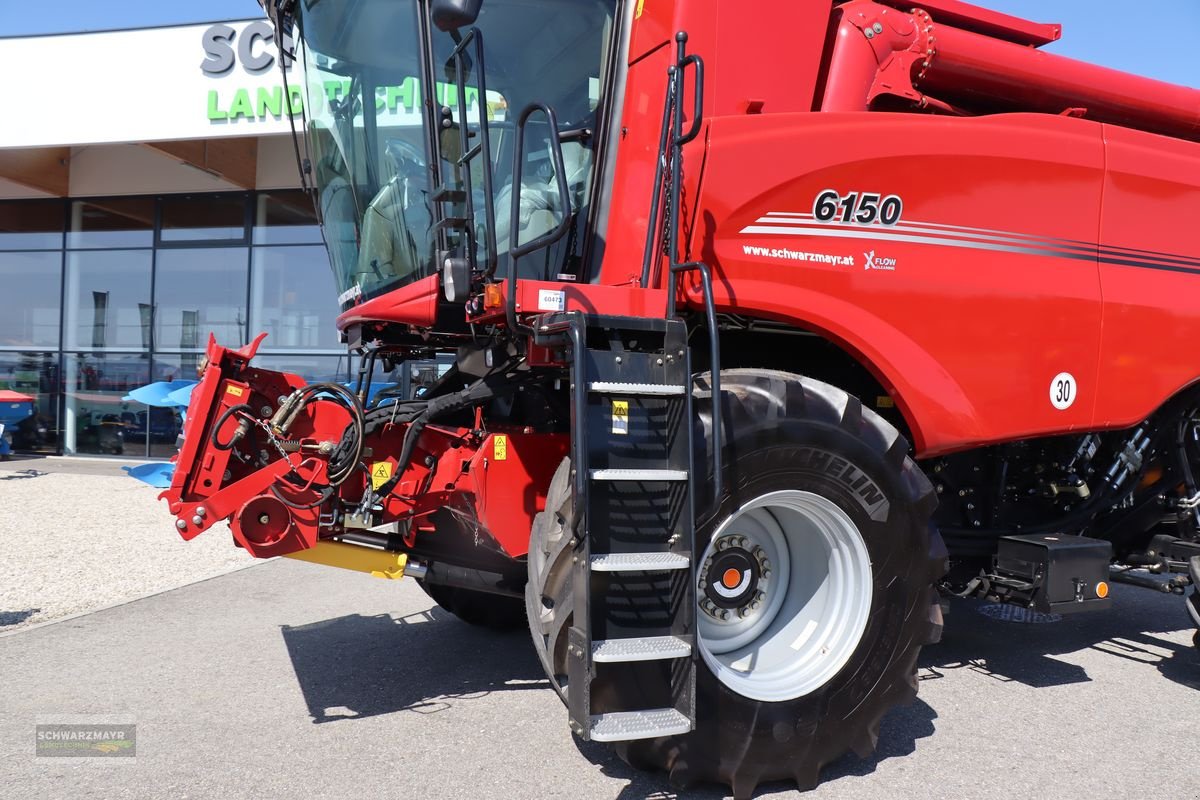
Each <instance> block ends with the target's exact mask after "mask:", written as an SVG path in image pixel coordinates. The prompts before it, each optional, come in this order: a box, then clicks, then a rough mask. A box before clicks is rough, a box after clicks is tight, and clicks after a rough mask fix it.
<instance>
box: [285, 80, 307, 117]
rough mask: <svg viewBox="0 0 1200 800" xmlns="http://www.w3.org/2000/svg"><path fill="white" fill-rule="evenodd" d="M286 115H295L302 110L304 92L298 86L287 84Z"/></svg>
mask: <svg viewBox="0 0 1200 800" xmlns="http://www.w3.org/2000/svg"><path fill="white" fill-rule="evenodd" d="M288 89H289V90H290V91H289V92H288V115H289V116H293V117H294V116H296V115H297V114H300V113H302V112H303V111H304V92H303V91H302V90H301V89H300V87H299V86H289V87H288Z"/></svg>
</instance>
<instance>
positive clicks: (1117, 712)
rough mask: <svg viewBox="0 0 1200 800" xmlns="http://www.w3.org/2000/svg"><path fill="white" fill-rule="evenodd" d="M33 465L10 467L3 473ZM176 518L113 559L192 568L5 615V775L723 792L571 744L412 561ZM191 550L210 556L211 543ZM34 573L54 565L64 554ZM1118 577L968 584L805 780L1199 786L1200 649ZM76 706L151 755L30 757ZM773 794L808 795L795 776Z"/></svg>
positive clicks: (33, 780) (98, 793)
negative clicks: (266, 540) (1018, 615)
mask: <svg viewBox="0 0 1200 800" xmlns="http://www.w3.org/2000/svg"><path fill="white" fill-rule="evenodd" d="M25 468H28V467H27V465H25V464H20V463H11V464H7V465H5V469H7V470H8V472H7V473H6V472H0V478H3V477H5V475H6V474H7V475H11V474H14V471H15V470H17V469H25ZM43 468H45V467H43ZM37 480H41V478H31V479H15V480H12V481H0V523H2V524H4V525H9V526H12V525H14V524H19V522H20V520H17V519H15V518H14V516H13V515H14V514H18V513H20V510H19V509H13V508H11V507H8V506H6V505H5V497H6V495H7V496H9V497H11V496H13V495H12V492H11V490H10V487H11V486H12V485H13V484H14V483H18V482H24V483H29V484H33V483H35V482H36V481H37ZM113 480H125V481H127V482H128V483H129V484H130V485H131V486H133V487H134V488H135V489H136V485H134V484H133V482H132V481H130V480H129V479H127V478H126V479H117V478H114V479H113ZM46 485H49V484H46ZM117 486H118V484H116V483H114V484H113V487H114V491H115V490H116V487H117ZM131 491H132V490H131ZM137 491H142V490H141V489H137ZM144 492H145V493H146V494H147V496H148V497H147V498H146V499H145V500H144V502H146V503H150V504H152V503H153V494H154V491H153V490H150V489H145V490H144ZM102 495H103V493H101V496H96V493H94V492H93V493H92V495H90V496H86V497H79V498H75V499H74V502H73V504H71V506H70V507H71V509H72V510H71V513H72V514H77V515H78V516H79V517H80V518H87V517H89V516H94V517H97V518H99V517H101V516H102V515H103V512H104V509H105V507H106V505H107V504H111V503H112V496H111V495H110V496H108V497H105V496H102ZM123 502H125V503H127V504H129V503H134V504H135V505H137V504H141V503H142V502H143V499H141V498H140V496H139V497H138V498H137V499H136V502H135V499H134V497H133V496H131V497H126V498H124V499H123ZM62 507H63V508H66V505H65V504H64V505H62ZM148 507H149V506H148ZM159 511H160V512H161V511H162V510H161V508H160V509H159ZM64 513H65V512H64ZM162 522H163V523H164V524H162V525H160V526H157V527H155V528H154V529H153V530H148V531H147V532H145V536H144V537H143V538H141V539H138V541H139V542H140V543H145V542H153V541H156V540H155V539H154V537H155V536H160V537H161V541H162V550H161V551H158V552H159V553H160V554H172V555H170V556H169V557H168V556H167V555H160V554H156V550H155V549H154V548H153V547H149V548H148V549H146V550H144V551H140V552H139V553H137V554H131V553H120V552H116V553H109V556H108V560H109V561H111V562H113V564H116V565H117V566H115V567H112V568H113V569H114V570H117V571H119V564H120V562H121V561H122V560H123V561H125V562H127V563H132V562H134V561H136V562H137V563H138V564H139V565H140V564H141V563H142V561H143V560H147V561H149V562H150V563H153V562H154V560H155V559H156V558H159V557H162V558H164V559H167V560H164V562H163V563H164V564H169V565H170V567H171V569H173V570H175V571H176V572H177V573H178V574H177V575H176V576H175V582H176V585H178V586H179V588H174V589H170V590H167V591H161V589H162V588H163V587H161V586H158V585H156V586H155V587H153V588H152V591H154V592H156V593H153V594H151V596H148V597H145V598H144V599H138V600H134V601H132V602H125V603H123V604H120V605H115V606H110V607H107V608H102V609H100V610H96V611H93V612H90V613H82V614H79V615H75V616H67V617H66V618H64V619H60V621H46V622H45V623H43V624H37V623H36V622H29V621H27V622H25V623H24V624H23V626H22V627H20V628H17V627H16V626H15V625H14V624H11V623H7V624H5V625H4V626H0V675H2V676H3V681H4V683H3V688H2V689H0V787H4V788H3V790H0V795H3V796H5V797H43V798H47V797H106V798H108V797H166V796H174V797H207V796H224V797H239V798H240V797H348V796H360V797H379V796H399V795H406V796H417V797H430V798H443V797H444V798H451V797H454V798H461V797H474V798H514V797H531V798H558V797H562V798H568V797H569V798H583V797H587V798H591V797H596V798H622V799H623V800H628V799H629V798H670V797H676V796H678V797H700V798H717V797H722V796H723V793H722V791H721V790H720V789H719V788H716V787H697V788H694V789H690V790H686V791H680V790H677V789H674V788H673V787H671V786H670V785H669V784H668V783H667V782H666V781H665V779H663V778H662V776H659V775H647V774H643V773H639V772H636V771H633V770H631V769H630V768H628V767H626V766H625V765H624V764H623V763H622V762H620V761H619V760H618V759H616V758H615V757H614V756H613V755H612V754H611V753H610V752H609V751H608V749H607V748H606V747H604V746H601V745H591V744H581V743H577V742H575V741H574V740H573V739H572V737H571V736H570V734H569V732H568V730H567V726H566V715H565V710H564V709H563V707H562V706H561V704H560V703H559V701H558V700H557V698H556V697H555V695H554V694H553V692H552V691H551V690H550V689H549V688H548V687H547V684H546V682H545V680H544V679H543V678H542V675H541V669H540V667H539V665H538V663H537V660H536V658H535V656H534V654H533V651H532V649H531V647H530V645H529V643H528V639H527V636H526V635H525V634H522V633H516V634H497V633H492V632H488V631H483V630H479V629H476V628H471V627H469V626H467V625H465V624H463V623H461V622H460V621H458V620H457V619H455V618H453V617H452V616H450V615H449V614H447V613H445V612H443V611H441V610H440V609H437V608H432V609H431V602H430V601H429V600H428V598H426V596H425V595H424V593H422V592H421V591H420V589H419V587H417V586H416V585H415V584H413V583H412V582H411V581H401V582H391V581H382V580H377V579H373V578H370V577H367V576H364V575H359V574H354V573H348V572H343V571H339V570H334V569H329V568H323V567H318V566H313V565H309V564H304V563H298V562H292V561H288V560H282V559H281V560H276V561H270V562H262V563H256V564H254V565H253V566H250V567H248V568H238V567H241V566H243V565H242V564H240V563H229V564H225V565H224V566H222V567H220V568H219V569H218V572H220V571H221V570H224V572H223V574H219V575H218V576H217V577H210V578H207V579H204V580H198V581H196V582H189V581H191V580H192V579H193V577H194V576H190V575H188V574H185V572H184V571H183V570H181V569H180V568H179V566H178V565H179V564H180V563H183V562H180V561H178V560H177V559H176V558H175V556H174V555H173V553H174V548H175V547H176V546H178V545H180V543H178V542H177V540H176V537H175V535H174V532H173V530H172V529H171V527H170V525H169V524H166V523H167V522H169V519H168V518H167V517H166V515H165V513H162ZM103 531H104V526H103V525H102V524H98V525H97V527H96V528H95V533H94V535H95V536H102V535H103ZM52 533H53V532H52V531H46V532H45V535H46V536H50V535H51V534H52ZM126 533H128V532H126ZM207 536H208V537H210V538H212V539H214V540H219V539H222V538H223V537H222V535H221V533H220V532H217V531H213V532H210V533H209V534H207ZM113 541H114V542H117V543H118V544H117V545H114V546H117V547H118V548H119V547H120V546H128V545H127V544H126V545H121V544H120V543H121V542H128V541H129V540H128V539H121V538H116V539H114V540H113ZM210 544H213V545H215V544H216V542H215V541H214V542H213V543H210ZM220 544H221V545H222V546H223V547H230V549H231V550H232V547H231V546H230V545H228V540H227V538H225V539H224V540H223V541H221V542H220ZM182 546H184V547H192V546H194V547H196V548H197V550H196V552H197V557H198V558H200V552H201V550H200V548H203V547H205V546H208V545H203V544H201V540H197V541H196V542H194V543H192V544H190V545H182ZM0 552H5V551H4V550H3V545H2V544H0ZM94 557H95V558H97V559H98V560H103V558H104V557H102V556H94ZM9 566H10V567H11V566H12V565H9ZM19 566H20V565H18V567H19ZM38 568H39V569H48V567H46V566H45V565H41V566H39V567H38ZM99 568H104V567H99ZM138 569H141V567H140V566H139V567H138ZM229 570H233V571H229ZM7 574H8V575H10V576H11V575H20V574H21V571H20V569H17V570H15V571H14V570H10V571H9V572H8V573H7ZM8 579H9V580H11V579H12V578H11V577H10V578H8ZM31 579H32V577H31ZM38 580H43V581H45V585H46V586H48V587H52V586H53V585H54V576H53V575H52V574H51V575H48V576H40V577H39V578H38ZM180 584H186V585H180ZM1114 595H1115V599H1116V609H1115V610H1114V611H1113V612H1110V613H1107V614H1106V613H1101V614H1098V615H1092V616H1080V617H1075V618H1067V619H1065V620H1063V621H1061V622H1057V623H1049V624H1039V625H1033V624H1015V623H1007V622H1001V621H996V620H993V619H989V618H986V617H985V616H983V615H981V614H979V613H977V611H976V609H975V604H973V603H968V602H965V601H964V602H962V603H957V604H955V605H954V606H953V608H952V611H951V614H950V617H949V619H948V630H947V635H946V640H945V641H944V642H943V643H942V644H941V645H938V646H936V647H932V648H928V649H927V650H926V652H925V653H924V654H923V656H922V659H921V669H920V677H921V694H920V699H919V700H918V701H917V702H916V703H915V704H914V705H912V706H910V707H907V708H902V709H898V710H896V711H894V712H892V713H891V714H890V715H889V716H888V717H887V718H886V720H885V722H884V725H883V730H882V735H881V737H880V743H879V750H878V752H877V754H876V756H875V758H873V759H870V760H867V761H863V760H860V759H858V758H856V757H854V756H847V757H846V758H843V759H842V760H841V761H839V762H837V763H835V764H833V765H830V766H829V767H827V768H826V770H825V772H824V774H823V778H824V782H823V784H822V785H821V786H820V787H819V788H818V789H817V790H816V791H814V792H812V793H810V794H809V795H808V796H809V797H813V798H825V797H835V798H859V797H863V798H865V797H881V796H889V797H913V798H927V797H998V796H1006V797H1048V796H1059V797H1090V796H1113V797H1120V796H1144V795H1146V794H1147V793H1148V792H1153V793H1154V794H1155V795H1158V796H1164V797H1173V798H1174V797H1179V798H1190V797H1200V773H1197V772H1196V771H1195V770H1194V769H1191V768H1190V766H1189V765H1188V761H1189V759H1191V758H1192V757H1193V755H1194V753H1195V750H1196V748H1197V746H1198V744H1200V729H1198V728H1197V724H1198V718H1200V694H1198V693H1197V691H1198V690H1200V654H1198V653H1197V651H1196V650H1195V649H1194V648H1193V647H1192V644H1191V630H1190V626H1189V622H1188V620H1187V618H1186V615H1185V612H1184V610H1183V607H1182V604H1181V602H1180V600H1179V598H1177V597H1169V596H1162V595H1154V594H1150V593H1148V592H1139V591H1137V590H1133V589H1128V588H1126V587H1117V589H1116V591H1115V592H1114ZM20 610H21V609H14V608H0V612H14V611H20ZM4 631H14V632H10V633H4ZM60 714H72V715H77V714H84V715H100V716H120V717H123V718H132V720H133V721H135V722H136V724H137V756H136V758H134V759H112V760H100V759H89V760H73V759H72V760H62V759H49V758H40V759H38V758H35V757H34V756H33V748H34V743H33V738H34V737H33V729H34V725H35V724H36V722H37V720H38V719H39V718H40V717H44V716H47V715H60ZM117 761H119V762H121V763H115V762H117ZM128 762H133V763H128ZM1150 786H1152V787H1153V789H1149V788H1147V787H1150ZM760 794H761V795H762V796H795V794H794V790H793V789H792V788H791V787H789V786H787V785H785V784H776V785H766V786H763V787H761V790H760Z"/></svg>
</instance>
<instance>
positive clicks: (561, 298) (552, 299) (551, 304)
mask: <svg viewBox="0 0 1200 800" xmlns="http://www.w3.org/2000/svg"><path fill="white" fill-rule="evenodd" d="M566 310H567V293H566V292H556V291H554V290H553V289H538V311H566Z"/></svg>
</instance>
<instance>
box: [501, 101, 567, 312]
mask: <svg viewBox="0 0 1200 800" xmlns="http://www.w3.org/2000/svg"><path fill="white" fill-rule="evenodd" d="M538 111H541V112H542V113H543V114H545V115H546V121H547V123H548V124H549V126H550V143H551V145H550V157H551V158H552V159H553V161H554V182H555V184H556V186H557V188H558V207H559V211H560V212H561V214H562V219H561V220H560V221H559V223H558V226H557V227H555V228H554V230H552V231H550V232H548V233H544V234H542V235H541V236H539V237H537V238H536V239H534V240H533V241H531V242H527V243H526V244H523V245H517V234H518V231H520V229H521V228H520V225H521V178H522V173H523V172H524V153H525V123H526V122H528V121H529V118H530V117H531V116H532V115H533V114H535V113H537V112H538ZM516 133H517V138H516V143H515V145H514V149H513V169H512V186H513V191H512V209H511V212H510V217H509V228H508V280H507V283H508V291H507V292H506V294H507V295H508V297H507V298H506V303H505V305H506V308H505V315H506V317H507V320H508V328H509V330H511V331H513V332H514V333H517V332H524V333H526V334H532V333H533V330H532V328H530V327H529V326H528V325H524V324H521V323H520V322H518V321H517V260H518V259H519V258H521V257H522V256H527V255H529V254H530V253H532V252H534V251H535V250H540V249H541V248H543V247H548V246H550V245H552V244H554V243H555V242H557V241H558V240H559V239H561V238H562V237H563V236H565V235H566V233H567V230H568V229H569V228H570V226H571V193H570V191H569V189H568V188H567V176H566V169H565V168H564V166H563V156H562V143H561V142H560V141H559V133H558V118H557V117H556V116H555V114H554V109H552V108H551V107H550V106H548V105H546V104H545V103H530V104H529V105H527V106H525V108H524V109H523V110H522V111H521V114H520V116H519V117H517V128H516Z"/></svg>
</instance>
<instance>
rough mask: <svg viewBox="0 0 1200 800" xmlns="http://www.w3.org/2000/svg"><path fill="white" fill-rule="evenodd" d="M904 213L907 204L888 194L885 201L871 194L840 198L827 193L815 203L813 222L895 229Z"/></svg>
mask: <svg viewBox="0 0 1200 800" xmlns="http://www.w3.org/2000/svg"><path fill="white" fill-rule="evenodd" d="M903 213H904V201H903V200H901V199H900V198H899V196H897V195H894V194H889V195H888V196H887V197H884V196H882V195H879V194H874V193H871V192H850V193H849V194H846V195H841V194H838V192H836V191H835V190H833V189H826V190H825V191H823V192H821V193H820V194H819V195H817V199H816V200H814V201H813V218H814V219H816V221H817V222H840V223H842V224H843V225H889V226H890V225H895V224H896V223H897V222H899V221H900V217H901V215H903Z"/></svg>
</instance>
